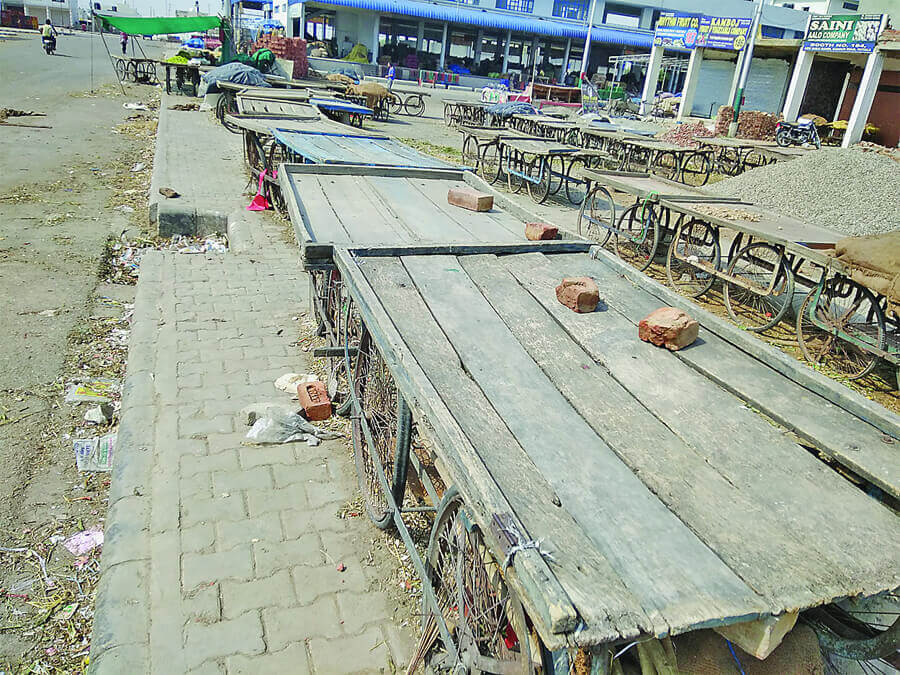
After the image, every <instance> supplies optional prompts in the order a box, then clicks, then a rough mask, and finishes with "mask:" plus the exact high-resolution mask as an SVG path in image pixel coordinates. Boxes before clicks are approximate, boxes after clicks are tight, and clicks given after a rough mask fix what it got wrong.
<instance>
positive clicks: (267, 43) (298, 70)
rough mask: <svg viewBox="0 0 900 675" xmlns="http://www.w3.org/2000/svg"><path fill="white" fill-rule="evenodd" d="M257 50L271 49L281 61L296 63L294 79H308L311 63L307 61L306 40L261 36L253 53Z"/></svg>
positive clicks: (270, 35) (269, 35)
mask: <svg viewBox="0 0 900 675" xmlns="http://www.w3.org/2000/svg"><path fill="white" fill-rule="evenodd" d="M257 49H269V50H271V51H272V53H273V54H275V56H277V57H278V58H279V59H286V60H288V61H293V62H294V72H293V73H291V76H292V77H294V78H298V77H306V75H307V73H308V72H309V63H308V62H307V60H306V40H304V39H302V38H289V37H281V36H279V35H272V34H268V35H260V36H259V39H258V40H257V41H256V44H254V45H253V51H254V52H255V51H256V50H257Z"/></svg>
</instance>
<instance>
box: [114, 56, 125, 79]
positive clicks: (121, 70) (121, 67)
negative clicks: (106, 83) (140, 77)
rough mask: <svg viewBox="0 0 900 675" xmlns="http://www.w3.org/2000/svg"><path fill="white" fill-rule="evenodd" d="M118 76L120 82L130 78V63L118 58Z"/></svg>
mask: <svg viewBox="0 0 900 675" xmlns="http://www.w3.org/2000/svg"><path fill="white" fill-rule="evenodd" d="M116 77H118V78H119V82H124V81H125V80H127V79H128V63H127V62H125V61H123V60H121V59H116Z"/></svg>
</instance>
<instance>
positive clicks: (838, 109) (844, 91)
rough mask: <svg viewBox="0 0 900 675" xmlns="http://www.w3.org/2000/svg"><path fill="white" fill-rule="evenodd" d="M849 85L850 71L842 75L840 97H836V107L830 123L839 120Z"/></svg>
mask: <svg viewBox="0 0 900 675" xmlns="http://www.w3.org/2000/svg"><path fill="white" fill-rule="evenodd" d="M849 85H850V71H849V70H848V71H847V73H846V74H845V75H844V85H843V86H842V87H841V95H840V96H838V102H837V106H835V108H834V116H833V117H832V118H831V121H832V122H834V121H837V120H838V119H840V114H841V108H843V107H844V98H846V96H847V87H848V86H849Z"/></svg>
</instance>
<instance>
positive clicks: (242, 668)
mask: <svg viewBox="0 0 900 675" xmlns="http://www.w3.org/2000/svg"><path fill="white" fill-rule="evenodd" d="M225 663H226V665H227V666H228V675H285V674H286V673H290V675H305V673H311V672H312V671H311V670H310V668H309V658H308V657H307V655H306V645H304V644H303V643H302V642H301V643H297V644H292V645H291V646H289V647H287V648H286V649H282V650H281V651H279V652H275V653H271V652H269V653H266V654H263V655H262V656H256V657H252V658H250V657H246V656H229V657H228V658H227V659H225Z"/></svg>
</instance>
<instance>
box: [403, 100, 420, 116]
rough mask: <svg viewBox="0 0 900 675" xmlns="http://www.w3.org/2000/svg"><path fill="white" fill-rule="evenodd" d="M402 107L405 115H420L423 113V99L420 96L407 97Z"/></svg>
mask: <svg viewBox="0 0 900 675" xmlns="http://www.w3.org/2000/svg"><path fill="white" fill-rule="evenodd" d="M403 107H404V109H405V110H406V114H407V115H412V116H414V117H421V116H422V115H424V114H425V99H424V98H422V97H421V96H413V97H411V98H409V99H407V101H406V103H404V104H403Z"/></svg>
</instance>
